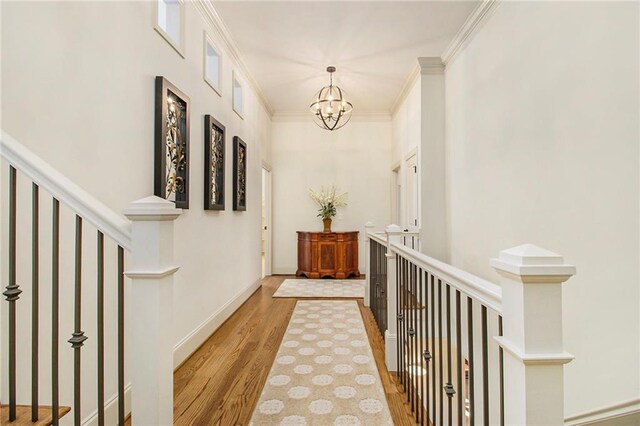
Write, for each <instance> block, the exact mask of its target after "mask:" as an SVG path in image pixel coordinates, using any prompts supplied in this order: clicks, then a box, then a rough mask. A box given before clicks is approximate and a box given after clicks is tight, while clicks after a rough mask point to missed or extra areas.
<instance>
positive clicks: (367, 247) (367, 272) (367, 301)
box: [364, 222, 373, 306]
mask: <svg viewBox="0 0 640 426" xmlns="http://www.w3.org/2000/svg"><path fill="white" fill-rule="evenodd" d="M371 231H373V222H367V223H366V224H365V225H364V268H365V269H364V276H365V289H364V306H371V293H370V291H369V290H370V289H371V287H370V286H371V259H370V258H369V256H371V240H370V239H369V232H371Z"/></svg>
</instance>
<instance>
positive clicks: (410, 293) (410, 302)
mask: <svg viewBox="0 0 640 426" xmlns="http://www.w3.org/2000/svg"><path fill="white" fill-rule="evenodd" d="M408 284H409V285H408V291H407V296H408V297H407V304H408V306H407V313H408V317H409V321H408V327H409V330H408V331H407V334H408V336H409V339H408V340H407V343H408V344H409V353H408V356H407V364H408V365H409V368H408V369H407V371H408V373H409V394H408V395H407V398H408V399H409V405H410V407H411V411H412V412H415V410H414V407H413V400H414V399H415V398H414V391H413V383H414V382H413V376H414V375H413V374H412V369H413V368H415V365H414V363H413V351H414V348H413V342H414V336H415V333H414V321H413V314H414V312H415V311H414V309H413V264H412V263H409V283H408Z"/></svg>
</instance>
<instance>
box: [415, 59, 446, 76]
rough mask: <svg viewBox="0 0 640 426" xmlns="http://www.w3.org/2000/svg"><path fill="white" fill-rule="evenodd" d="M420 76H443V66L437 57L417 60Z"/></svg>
mask: <svg viewBox="0 0 640 426" xmlns="http://www.w3.org/2000/svg"><path fill="white" fill-rule="evenodd" d="M418 64H419V66H420V75H432V74H444V64H443V63H442V59H440V58H438V57H423V58H418Z"/></svg>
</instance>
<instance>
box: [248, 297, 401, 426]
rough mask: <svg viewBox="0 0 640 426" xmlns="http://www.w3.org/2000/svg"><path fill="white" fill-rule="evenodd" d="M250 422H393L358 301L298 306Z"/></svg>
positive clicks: (266, 423)
mask: <svg viewBox="0 0 640 426" xmlns="http://www.w3.org/2000/svg"><path fill="white" fill-rule="evenodd" d="M251 424H253V425H370V426H373V425H375V426H378V425H391V424H393V423H392V420H391V415H390V413H389V406H388V405H387V400H386V399H385V396H384V391H383V389H382V383H381V381H380V375H379V374H378V369H377V368H376V363H375V360H374V358H373V353H372V352H371V346H370V345H369V340H368V338H367V333H366V331H365V328H364V323H363V322H362V317H361V315H360V310H359V309H358V304H357V302H356V301H342V300H339V301H323V300H309V301H307V300H303V301H299V302H298V303H297V304H296V308H295V310H294V312H293V315H292V317H291V321H290V322H289V326H288V327H287V331H286V333H285V335H284V338H283V340H282V344H281V345H280V349H279V350H278V354H277V355H276V359H275V361H274V363H273V366H272V367H271V371H270V372H269V377H268V378H267V383H266V384H265V386H264V389H263V390H262V394H261V396H260V400H259V401H258V404H257V406H256V409H255V411H254V412H253V417H252V419H251Z"/></svg>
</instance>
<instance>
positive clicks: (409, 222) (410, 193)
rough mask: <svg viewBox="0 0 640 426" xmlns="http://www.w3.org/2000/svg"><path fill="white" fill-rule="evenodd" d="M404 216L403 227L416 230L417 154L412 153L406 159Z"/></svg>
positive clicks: (417, 223)
mask: <svg viewBox="0 0 640 426" xmlns="http://www.w3.org/2000/svg"><path fill="white" fill-rule="evenodd" d="M406 179H407V191H406V201H407V204H406V208H407V210H406V218H405V227H406V228H407V229H409V230H412V231H413V230H416V229H418V226H419V221H418V155H417V154H413V155H411V156H409V157H408V158H407V160H406Z"/></svg>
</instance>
